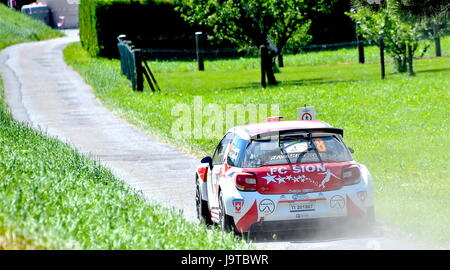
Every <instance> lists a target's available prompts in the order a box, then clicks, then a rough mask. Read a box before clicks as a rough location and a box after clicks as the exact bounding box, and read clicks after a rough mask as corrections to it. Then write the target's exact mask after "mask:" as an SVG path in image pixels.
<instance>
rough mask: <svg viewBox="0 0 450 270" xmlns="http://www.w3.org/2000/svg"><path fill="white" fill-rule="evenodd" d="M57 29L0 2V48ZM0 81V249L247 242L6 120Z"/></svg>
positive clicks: (227, 245) (244, 245)
mask: <svg viewBox="0 0 450 270" xmlns="http://www.w3.org/2000/svg"><path fill="white" fill-rule="evenodd" d="M58 36H61V34H60V33H59V32H57V31H54V30H52V29H50V28H48V27H46V26H45V25H43V24H42V23H40V22H37V21H34V20H31V19H29V18H28V17H25V16H23V15H21V14H19V13H17V12H13V11H11V10H9V9H6V8H5V7H4V6H3V5H0V49H1V48H4V47H6V46H8V45H11V44H15V43H19V42H26V41H35V40H42V39H48V38H52V37H58ZM3 91H4V89H3V85H2V81H1V80H0V146H1V147H0V201H1V203H0V205H1V207H0V249H247V248H251V246H250V245H249V244H247V243H245V242H242V241H239V240H237V239H236V238H235V237H234V236H233V235H231V234H226V233H223V232H219V231H218V230H217V229H212V230H211V229H207V228H206V226H204V225H199V224H195V223H192V222H188V221H187V220H185V219H184V218H183V215H182V213H181V212H178V211H175V210H174V209H168V208H165V207H163V206H161V205H158V204H150V203H149V202H147V201H145V200H144V199H143V198H142V197H141V194H140V193H138V192H136V191H135V190H133V189H131V188H130V187H129V186H128V185H127V184H125V183H124V182H123V181H121V180H119V179H117V178H115V177H114V176H113V175H112V174H111V172H109V171H108V170H107V169H105V168H104V167H103V166H101V165H100V164H99V163H98V162H97V161H94V160H92V159H91V158H90V157H86V156H83V155H80V154H79V153H77V152H76V151H75V150H73V149H72V148H71V147H70V146H69V145H67V144H64V143H62V142H60V141H58V140H57V139H54V138H50V137H48V136H47V135H46V134H45V133H44V132H42V131H35V130H33V129H32V128H30V127H29V126H27V125H25V124H22V123H18V122H16V121H14V120H13V119H12V116H11V115H10V113H9V112H8V108H7V105H6V104H5V103H4V101H3V98H4V96H3Z"/></svg>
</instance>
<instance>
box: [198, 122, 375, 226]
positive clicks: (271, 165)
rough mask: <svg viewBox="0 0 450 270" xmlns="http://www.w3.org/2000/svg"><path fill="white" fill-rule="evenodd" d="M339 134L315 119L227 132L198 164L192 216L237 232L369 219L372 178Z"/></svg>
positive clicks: (254, 125)
mask: <svg viewBox="0 0 450 270" xmlns="http://www.w3.org/2000/svg"><path fill="white" fill-rule="evenodd" d="M342 136H343V130H342V129H338V128H333V127H331V126H330V125H329V124H327V123H325V122H322V121H281V120H279V121H269V122H264V123H256V124H249V125H245V126H238V127H234V128H232V129H230V130H229V131H228V133H227V134H226V135H225V137H224V138H223V139H222V141H221V142H220V143H219V145H218V146H217V148H216V150H215V152H214V155H213V157H205V158H203V159H202V161H201V162H202V163H203V164H202V165H201V166H199V167H198V169H197V172H196V189H197V190H196V204H197V213H198V217H199V218H200V219H201V220H202V221H204V222H206V223H207V224H212V223H218V224H220V226H221V228H222V229H223V230H227V231H228V230H235V231H236V232H249V231H252V232H255V231H270V232H274V231H279V230H293V229H299V228H302V226H304V225H305V224H307V223H308V222H313V221H324V220H333V221H334V220H338V221H340V220H342V219H345V220H349V219H351V220H360V221H364V223H363V224H370V223H371V222H373V220H374V204H373V189H372V178H371V176H370V173H369V171H368V170H367V168H366V166H364V165H362V164H360V163H357V162H356V161H354V160H353V158H352V156H351V153H352V152H353V150H352V149H351V148H347V147H346V145H345V144H344V141H343V140H342ZM366 221H367V222H368V223H365V222H366Z"/></svg>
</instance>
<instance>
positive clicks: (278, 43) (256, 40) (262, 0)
mask: <svg viewBox="0 0 450 270" xmlns="http://www.w3.org/2000/svg"><path fill="white" fill-rule="evenodd" d="M334 2H335V0H284V1H280V0H180V1H179V4H180V5H179V8H178V10H179V11H180V12H181V13H182V16H183V17H184V18H185V19H186V20H187V21H189V22H191V23H192V24H198V25H203V26H208V27H211V28H212V29H213V34H214V35H215V37H216V38H218V39H227V40H230V41H232V42H234V43H236V44H237V45H238V46H240V47H242V48H245V47H250V46H257V47H260V46H265V47H266V48H267V50H266V51H267V55H264V54H262V55H261V61H267V63H266V65H265V67H266V70H265V73H266V74H267V80H268V84H269V85H275V84H277V81H276V79H275V75H274V71H273V63H274V61H275V57H276V56H277V55H280V54H281V53H282V52H283V49H284V48H285V47H286V46H300V45H302V43H303V42H305V41H309V39H308V35H307V31H308V29H309V24H310V14H311V13H312V12H313V11H317V10H320V11H323V12H326V11H327V10H329V9H330V7H331V5H332V4H333V3H334ZM263 51H264V50H263Z"/></svg>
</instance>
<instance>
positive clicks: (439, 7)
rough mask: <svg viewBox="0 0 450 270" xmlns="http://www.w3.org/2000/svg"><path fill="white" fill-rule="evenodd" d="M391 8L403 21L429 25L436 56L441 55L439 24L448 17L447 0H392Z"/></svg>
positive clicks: (444, 21)
mask: <svg viewBox="0 0 450 270" xmlns="http://www.w3.org/2000/svg"><path fill="white" fill-rule="evenodd" d="M392 8H393V10H394V11H395V12H396V13H397V14H398V15H399V16H400V19H401V20H402V21H404V22H405V23H419V24H423V25H429V26H431V28H432V29H433V31H432V37H433V39H434V41H435V46H436V56H441V43H440V34H441V33H440V32H441V31H440V27H439V25H440V24H443V23H446V22H448V21H449V19H450V2H449V1H448V0H422V1H414V0H392Z"/></svg>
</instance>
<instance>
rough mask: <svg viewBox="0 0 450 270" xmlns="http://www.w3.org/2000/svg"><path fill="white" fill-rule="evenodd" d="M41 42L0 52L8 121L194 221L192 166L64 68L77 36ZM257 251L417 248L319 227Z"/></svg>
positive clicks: (262, 244) (393, 238)
mask: <svg viewBox="0 0 450 270" xmlns="http://www.w3.org/2000/svg"><path fill="white" fill-rule="evenodd" d="M67 34H68V36H67V37H64V38H58V39H53V40H49V41H42V42H34V43H26V44H20V45H15V46H12V47H9V48H7V49H5V50H3V51H2V52H1V53H0V73H1V74H2V76H3V80H4V84H5V91H6V100H7V102H8V104H9V106H10V109H11V112H12V114H13V116H14V118H15V119H16V120H19V121H23V122H26V123H29V124H30V125H32V126H33V127H35V128H40V129H42V130H45V131H47V133H48V134H49V135H51V136H54V137H58V138H59V139H60V140H62V141H65V142H68V143H69V144H71V145H72V146H74V147H75V148H76V149H78V150H79V151H80V152H82V153H86V154H88V155H90V156H92V157H93V158H95V159H98V160H100V162H101V163H102V164H104V165H105V166H107V167H108V168H110V169H111V171H112V172H113V173H114V174H115V175H116V176H117V177H119V178H121V179H123V180H124V181H126V182H127V183H129V184H130V185H131V186H132V187H133V188H135V189H136V190H138V191H141V192H142V194H143V196H144V197H145V198H147V199H148V200H149V201H156V202H159V203H162V204H164V205H166V206H170V207H174V208H175V209H180V210H182V211H183V214H184V215H185V217H186V218H187V219H190V220H195V205H194V197H195V194H194V171H195V167H196V166H197V165H198V164H199V161H198V160H197V159H195V158H194V157H192V156H189V155H188V154H185V153H183V152H181V151H180V150H177V149H175V148H174V147H172V146H169V145H167V144H164V143H161V142H159V141H158V140H156V139H155V138H152V137H150V136H148V135H147V134H146V133H145V132H143V131H142V130H140V129H139V128H137V127H135V126H133V125H131V124H129V123H127V122H126V121H124V120H123V119H121V118H119V117H116V116H114V115H113V114H112V113H111V112H110V111H108V110H107V109H105V108H104V107H103V106H102V105H101V104H100V102H99V101H98V100H97V99H96V98H95V96H94V94H93V93H92V89H91V87H90V86H88V85H86V84H85V83H84V82H83V80H82V78H81V77H80V76H79V75H78V74H77V73H76V72H74V71H73V70H72V69H71V68H70V67H68V66H67V65H66V64H65V63H64V60H63V56H62V50H63V49H64V47H65V46H66V45H68V44H70V43H72V42H76V41H78V40H79V38H78V32H77V31H67ZM254 241H255V245H256V247H257V248H260V249H423V248H428V246H425V245H423V244H417V243H411V242H408V241H405V240H399V239H397V234H396V233H395V232H392V231H391V230H389V229H387V228H386V227H384V226H382V225H379V226H377V229H376V230H375V231H374V232H370V233H367V232H357V231H355V228H336V227H325V228H323V229H319V230H314V231H305V232H298V233H294V234H293V233H290V234H281V235H277V236H276V238H275V239H274V236H271V235H259V236H257V238H256V239H254Z"/></svg>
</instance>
